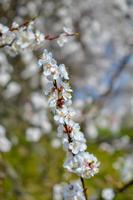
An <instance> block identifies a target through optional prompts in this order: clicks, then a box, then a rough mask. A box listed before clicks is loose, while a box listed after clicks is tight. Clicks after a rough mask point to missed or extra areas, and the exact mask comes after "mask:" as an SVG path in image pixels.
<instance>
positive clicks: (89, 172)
mask: <svg viewBox="0 0 133 200" xmlns="http://www.w3.org/2000/svg"><path fill="white" fill-rule="evenodd" d="M64 167H65V168H66V169H68V171H70V172H74V173H76V174H78V175H79V176H81V177H83V178H91V177H92V176H94V175H95V174H96V173H98V171H99V162H98V161H97V158H96V157H95V156H94V155H93V154H89V153H88V152H80V153H78V154H76V155H75V156H74V157H73V156H69V157H68V158H67V160H66V161H65V163H64Z"/></svg>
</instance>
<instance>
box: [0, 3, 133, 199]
mask: <svg viewBox="0 0 133 200" xmlns="http://www.w3.org/2000/svg"><path fill="white" fill-rule="evenodd" d="M33 17H37V18H36V20H35V25H36V28H37V29H38V30H40V31H42V32H43V33H44V34H52V35H54V34H55V35H56V34H58V33H60V32H62V28H63V27H64V26H65V27H70V28H72V30H73V31H74V32H79V33H80V35H79V37H75V38H70V39H69V42H68V43H67V44H65V46H64V47H63V48H60V47H59V46H58V45H57V42H56V41H51V42H50V41H48V42H46V44H44V45H43V46H42V47H40V48H39V49H37V50H36V51H31V50H30V49H27V50H25V51H23V52H22V53H20V54H19V55H11V54H9V52H8V51H7V50H6V49H4V48H3V49H2V48H1V49H0V200H51V199H53V200H63V198H62V184H63V183H64V182H69V181H71V180H73V179H74V180H75V179H76V178H77V177H76V176H74V175H71V174H69V173H67V172H66V171H65V170H64V169H63V167H62V165H63V161H64V158H65V153H64V151H63V148H62V144H61V141H60V140H59V138H57V134H56V132H57V131H56V126H55V124H54V122H53V118H52V115H51V113H50V111H49V109H48V106H47V99H46V98H45V96H44V87H45V81H44V80H43V77H42V75H41V72H40V71H39V69H38V66H37V59H38V57H39V56H40V55H41V53H42V50H43V48H48V49H49V50H50V51H52V52H53V54H54V57H55V58H56V60H57V61H58V63H64V64H65V65H66V66H67V70H68V71H69V74H70V81H71V85H72V88H73V90H74V94H73V106H74V107H75V108H76V110H77V111H78V114H77V117H76V121H77V122H79V123H80V124H81V127H82V130H83V131H84V132H85V137H86V138H87V142H88V150H89V152H91V153H94V154H95V155H96V156H97V157H98V159H99V160H100V162H101V167H100V172H99V174H98V175H97V176H95V177H94V178H92V179H91V180H86V181H85V183H86V186H87V188H88V190H87V193H88V197H89V199H90V200H99V199H105V200H112V199H116V200H132V199H133V152H132V150H133V54H132V53H133V0H112V1H107V0H98V1H97V0H31V1H30V0H0V23H2V24H4V25H7V26H10V25H11V24H12V22H13V21H15V22H17V23H19V24H22V23H23V22H24V21H25V20H30V19H31V18H33Z"/></svg>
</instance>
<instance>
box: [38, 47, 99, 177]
mask: <svg viewBox="0 0 133 200" xmlns="http://www.w3.org/2000/svg"><path fill="white" fill-rule="evenodd" d="M39 66H40V67H42V69H43V74H44V76H45V77H46V79H47V84H46V89H45V94H46V95H48V104H49V107H50V108H51V110H52V111H53V113H54V120H55V122H56V123H57V124H58V136H59V137H61V139H62V142H63V144H64V149H65V150H66V151H67V152H68V153H67V155H68V157H67V159H66V161H65V163H64V167H65V168H66V169H67V170H68V171H69V172H73V173H76V174H77V175H78V176H80V177H82V178H90V177H92V176H94V175H95V174H96V173H97V172H98V169H99V162H98V160H97V158H96V157H95V156H94V155H93V154H90V153H88V152H86V151H85V150H86V148H87V145H86V139H85V137H84V134H83V133H82V132H81V130H80V126H79V124H78V123H76V122H74V120H73V118H74V116H75V114H76V112H75V110H74V109H73V108H72V100H71V98H72V95H71V93H72V89H71V87H70V85H69V76H68V73H67V71H66V68H65V65H64V64H60V65H58V64H57V62H56V60H55V59H54V58H53V56H52V53H51V52H48V51H47V50H46V49H45V50H44V52H43V55H42V57H41V59H40V60H39Z"/></svg>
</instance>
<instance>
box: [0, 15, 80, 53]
mask: <svg viewBox="0 0 133 200" xmlns="http://www.w3.org/2000/svg"><path fill="white" fill-rule="evenodd" d="M34 24H35V18H33V19H32V20H29V21H26V22H24V23H23V24H21V25H19V24H18V23H16V22H13V23H12V25H11V27H7V26H5V25H3V24H0V48H3V47H8V48H9V49H10V50H12V51H14V52H15V53H18V52H20V51H22V50H24V49H26V48H30V49H35V48H36V47H38V46H39V45H41V44H43V43H44V42H45V41H46V40H49V41H51V40H57V43H58V45H59V46H60V47H62V46H63V45H64V44H65V43H66V42H67V41H68V37H71V36H75V35H77V36H78V35H79V34H78V33H73V32H72V31H71V29H69V28H66V27H64V28H63V33H61V34H58V35H50V34H46V35H44V34H43V33H41V32H40V31H39V30H35V28H34Z"/></svg>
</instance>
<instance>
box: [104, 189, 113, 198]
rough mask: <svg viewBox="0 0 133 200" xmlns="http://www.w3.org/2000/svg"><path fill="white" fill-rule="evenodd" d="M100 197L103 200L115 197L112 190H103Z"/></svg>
mask: <svg viewBox="0 0 133 200" xmlns="http://www.w3.org/2000/svg"><path fill="white" fill-rule="evenodd" d="M102 197H103V199H105V200H113V199H114V197H115V193H114V191H113V189H112V188H105V189H104V190H103V191H102Z"/></svg>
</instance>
